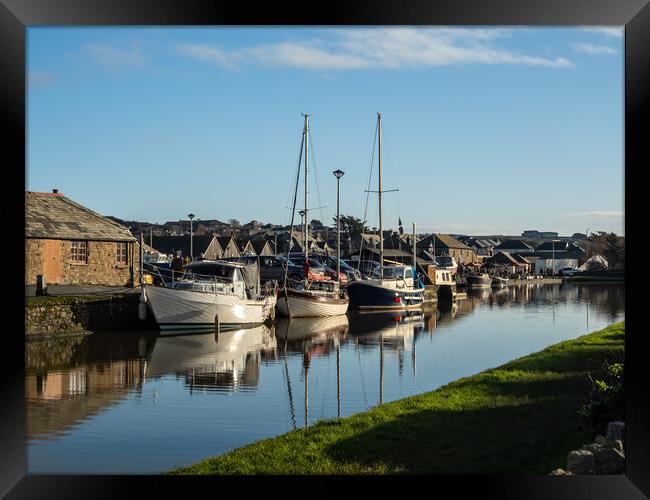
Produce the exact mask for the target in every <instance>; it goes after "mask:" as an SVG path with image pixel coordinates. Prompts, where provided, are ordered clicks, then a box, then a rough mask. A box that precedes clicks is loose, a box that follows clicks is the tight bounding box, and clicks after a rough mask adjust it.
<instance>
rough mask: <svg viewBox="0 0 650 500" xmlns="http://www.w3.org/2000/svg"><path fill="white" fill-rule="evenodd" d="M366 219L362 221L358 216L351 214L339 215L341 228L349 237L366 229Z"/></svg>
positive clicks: (358, 234)
mask: <svg viewBox="0 0 650 500" xmlns="http://www.w3.org/2000/svg"><path fill="white" fill-rule="evenodd" d="M333 219H334V227H336V224H337V220H336V217H334V218H333ZM365 223H366V221H362V220H361V219H359V218H358V217H354V216H353V215H341V230H343V231H345V232H347V233H348V234H349V235H350V236H351V237H353V238H354V237H358V236H360V235H361V233H365V232H366V231H368V228H367V227H366V224H365Z"/></svg>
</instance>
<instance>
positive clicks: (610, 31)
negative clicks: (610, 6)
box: [583, 26, 625, 38]
mask: <svg viewBox="0 0 650 500" xmlns="http://www.w3.org/2000/svg"><path fill="white" fill-rule="evenodd" d="M583 29H584V30H585V31H591V32H592V33H600V34H601V35H605V36H610V37H614V38H623V35H624V34H625V28H624V27H623V26H621V27H620V28H609V27H605V26H596V27H593V28H583Z"/></svg>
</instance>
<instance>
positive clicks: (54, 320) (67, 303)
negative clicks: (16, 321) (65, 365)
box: [25, 294, 155, 338]
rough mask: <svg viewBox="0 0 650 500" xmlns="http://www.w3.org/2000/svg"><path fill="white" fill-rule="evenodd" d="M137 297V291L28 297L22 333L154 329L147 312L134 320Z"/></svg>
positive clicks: (136, 312) (37, 335)
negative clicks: (120, 294)
mask: <svg viewBox="0 0 650 500" xmlns="http://www.w3.org/2000/svg"><path fill="white" fill-rule="evenodd" d="M139 299H140V297H139V295H138V294H125V295H122V296H109V297H101V298H97V297H74V296H58V297H35V298H32V297H29V298H28V299H27V300H26V303H25V336H26V337H27V338H29V337H39V336H42V335H57V334H71V333H90V332H95V331H121V330H140V329H144V328H147V329H150V328H152V327H154V328H155V324H154V323H153V319H152V318H151V314H150V313H149V312H148V314H147V320H146V321H139V320H138V304H139V303H140V302H139Z"/></svg>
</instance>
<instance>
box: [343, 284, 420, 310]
mask: <svg viewBox="0 0 650 500" xmlns="http://www.w3.org/2000/svg"><path fill="white" fill-rule="evenodd" d="M347 292H348V296H349V297H350V307H351V308H353V309H377V310H395V311H402V310H410V309H417V308H419V307H421V306H422V304H423V302H424V288H418V289H399V288H392V287H388V286H383V285H380V284H379V283H375V282H373V281H372V280H360V281H354V282H352V283H350V284H349V285H348V287H347ZM397 299H399V300H397Z"/></svg>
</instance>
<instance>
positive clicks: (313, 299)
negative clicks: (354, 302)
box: [276, 114, 349, 318]
mask: <svg viewBox="0 0 650 500" xmlns="http://www.w3.org/2000/svg"><path fill="white" fill-rule="evenodd" d="M303 116H304V117H305V123H304V128H303V136H302V144H301V151H300V159H301V160H302V151H303V146H304V152H305V157H304V165H305V208H304V210H303V211H301V214H302V215H303V220H304V225H303V226H302V231H303V232H302V234H303V247H304V260H303V274H304V278H303V279H302V280H291V279H290V278H288V276H287V275H286V271H285V277H284V282H283V285H284V286H283V288H282V289H281V290H280V292H279V294H278V301H277V304H276V308H277V310H278V313H279V314H280V315H282V316H285V317H289V318H304V317H317V316H337V315H340V314H345V313H346V311H347V310H348V304H349V299H348V296H347V294H346V293H345V291H344V290H343V289H341V286H340V285H341V283H340V278H339V281H334V280H329V279H328V280H324V281H322V280H318V283H313V281H314V280H313V279H310V275H311V272H310V271H311V269H310V259H309V231H308V220H309V218H308V210H309V209H308V206H307V193H308V192H309V189H308V186H309V184H308V177H307V173H308V171H309V169H308V161H309V115H308V114H305V115H303ZM298 167H299V168H298V174H300V165H299V166H298ZM295 189H296V191H295V193H294V197H293V207H292V215H291V230H292V231H293V217H294V215H295V211H296V197H297V193H298V182H297V180H296V187H295ZM338 253H339V252H338V251H337V254H338ZM288 255H289V254H287V257H288ZM313 285H314V286H313Z"/></svg>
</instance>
